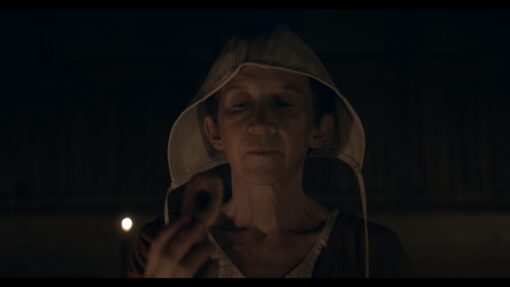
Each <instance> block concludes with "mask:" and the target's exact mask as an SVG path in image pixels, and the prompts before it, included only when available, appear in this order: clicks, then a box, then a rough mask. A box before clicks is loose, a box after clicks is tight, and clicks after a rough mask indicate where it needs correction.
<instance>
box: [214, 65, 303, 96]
mask: <svg viewBox="0 0 510 287" xmlns="http://www.w3.org/2000/svg"><path fill="white" fill-rule="evenodd" d="M256 87H264V88H274V89H281V90H289V91H293V92H301V93H306V92H308V91H309V89H310V83H309V78H308V77H306V76H303V75H299V74H296V73H292V72H287V71H283V70H279V69H271V68H263V67H258V66H245V67H243V68H241V70H240V71H239V72H238V73H237V74H236V75H235V76H234V77H233V78H232V79H231V80H230V81H229V82H228V83H227V84H226V85H225V87H224V89H231V88H241V89H242V88H256Z"/></svg>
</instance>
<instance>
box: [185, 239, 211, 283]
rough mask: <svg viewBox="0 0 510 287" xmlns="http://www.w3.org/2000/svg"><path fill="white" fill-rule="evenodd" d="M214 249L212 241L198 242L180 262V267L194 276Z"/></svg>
mask: <svg viewBox="0 0 510 287" xmlns="http://www.w3.org/2000/svg"><path fill="white" fill-rule="evenodd" d="M213 251H214V246H213V245H212V244H211V243H208V242H206V243H202V244H196V245H195V246H193V248H192V249H191V251H190V252H189V253H188V254H186V256H185V257H184V258H183V259H182V260H181V262H179V268H178V269H181V270H185V271H186V273H187V275H190V276H194V275H195V274H196V273H197V271H198V270H199V269H200V267H201V266H203V265H204V264H205V263H206V262H207V261H209V260H210V256H211V254H212V252H213Z"/></svg>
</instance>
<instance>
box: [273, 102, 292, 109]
mask: <svg viewBox="0 0 510 287" xmlns="http://www.w3.org/2000/svg"><path fill="white" fill-rule="evenodd" d="M276 106H278V107H280V108H291V107H293V106H294V105H293V104H292V103H291V102H285V101H276Z"/></svg>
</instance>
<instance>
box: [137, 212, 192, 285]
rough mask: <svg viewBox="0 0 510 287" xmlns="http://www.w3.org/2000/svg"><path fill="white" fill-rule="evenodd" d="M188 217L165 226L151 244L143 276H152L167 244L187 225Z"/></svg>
mask: <svg viewBox="0 0 510 287" xmlns="http://www.w3.org/2000/svg"><path fill="white" fill-rule="evenodd" d="M189 221H190V218H189V217H183V218H180V219H178V220H177V221H175V222H174V223H172V224H169V225H168V226H166V227H165V228H164V229H163V230H162V231H161V232H160V233H159V235H158V236H157V237H156V239H154V240H153V241H152V242H151V246H150V248H149V253H148V256H147V268H146V270H145V276H152V275H153V274H154V272H155V270H156V267H157V265H158V262H159V260H160V256H161V254H162V252H163V250H164V248H165V247H166V245H167V242H168V241H169V240H170V239H171V238H172V237H173V236H174V235H175V234H176V233H177V231H179V230H180V229H182V228H183V226H185V225H186V224H187V223H189Z"/></svg>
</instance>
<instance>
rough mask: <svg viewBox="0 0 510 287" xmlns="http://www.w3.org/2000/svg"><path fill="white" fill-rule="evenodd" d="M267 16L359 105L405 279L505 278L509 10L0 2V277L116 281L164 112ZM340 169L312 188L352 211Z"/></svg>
mask: <svg viewBox="0 0 510 287" xmlns="http://www.w3.org/2000/svg"><path fill="white" fill-rule="evenodd" d="M276 22H278V23H283V24H286V25H288V26H289V27H290V28H291V29H292V30H294V31H295V32H296V33H297V34H299V35H300V36H301V37H302V38H303V39H304V40H305V42H307V43H308V44H309V46H310V47H311V48H312V49H313V50H314V51H315V52H316V53H317V54H318V56H319V57H320V58H321V59H322V61H323V62H324V64H325V65H326V67H327V68H328V69H329V71H330V73H331V75H332V77H333V79H334V80H335V82H336V83H337V85H338V86H339V88H340V90H341V91H342V92H343V94H344V95H345V96H346V97H347V98H348V99H349V101H350V102H351V104H352V105H353V107H354V109H355V110H356V111H357V112H358V114H359V116H360V118H361V120H362V122H363V125H364V127H365V132H366V138H367V148H366V157H365V166H364V176H365V180H366V186H367V192H368V205H369V217H370V218H371V219H373V220H376V221H378V222H380V223H383V224H385V225H387V226H389V227H391V228H392V229H394V230H395V231H397V233H398V234H399V236H400V238H401V240H402V243H403V245H404V246H405V248H406V249H407V250H408V253H409V255H410V257H411V260H412V262H413V267H414V271H415V275H416V276H419V277H444V276H447V277H480V276H481V277H500V276H508V275H509V274H510V260H509V259H508V258H510V229H509V228H508V227H509V226H510V194H509V190H508V186H509V183H510V182H509V179H508V177H509V175H508V170H509V169H508V162H509V160H508V159H509V156H510V152H509V150H508V147H507V146H508V145H507V141H506V140H507V137H508V126H509V122H510V121H509V119H510V118H509V117H508V113H509V112H510V110H509V105H508V104H509V102H510V100H509V99H508V96H509V92H508V83H509V79H510V77H509V64H510V55H509V52H508V51H509V49H510V39H509V28H510V10H490V9H480V10H475V9H464V10H460V9H458V10H454V9H442V10H441V9H423V10H419V9H413V10H406V9H395V10H383V9H380V10H369V9H365V10H311V9H309V10H217V9H216V10H205V9H204V10H198V9H197V10H150V9H138V10H134V9H118V10H108V9H83V10H77V9H74V10H65V9H55V10H47V9H38V10H5V9H4V10H0V95H1V103H0V128H1V140H0V254H1V256H0V276H9V277H12V276H15V277H26V276H43V277H46V276H52V277H60V276H65V277H69V276H71V277H74V276H80V277H83V276H85V277H89V276H90V277H112V276H122V274H123V271H122V269H123V268H124V266H125V265H124V264H125V263H124V261H123V260H124V259H123V258H125V257H123V256H126V255H127V252H128V251H126V250H128V249H129V248H130V244H131V243H132V240H133V238H134V236H135V234H136V231H137V229H138V228H140V227H141V225H143V224H144V223H146V222H148V221H149V220H151V219H152V218H153V217H155V216H156V215H158V214H159V213H160V212H161V210H162V199H163V193H164V191H165V189H166V187H167V186H168V184H169V181H170V178H169V175H168V168H167V162H166V144H167V139H168V135H169V132H170V128H171V125H172V123H173V121H174V120H175V119H176V117H177V116H178V113H179V112H180V111H182V109H183V108H184V107H185V105H186V104H187V102H188V101H189V100H190V99H191V98H192V97H193V96H194V95H195V93H196V92H197V91H198V88H199V86H200V84H201V82H202V81H203V80H204V79H205V76H206V74H207V72H208V69H209V67H210V65H211V64H212V63H213V61H214V59H215V58H216V56H217V55H218V53H219V52H220V50H221V49H222V48H223V46H224V45H225V43H226V42H227V40H228V39H229V38H230V36H231V34H232V33H233V32H234V31H237V30H239V29H251V28H253V27H257V26H259V25H267V24H268V23H276ZM334 165H335V164H334V163H331V164H329V168H332V167H333V166H334ZM310 170H311V177H314V176H315V177H319V178H320V175H321V174H322V173H321V171H320V169H317V168H310ZM338 170H339V173H340V174H342V176H341V177H339V178H342V180H340V182H336V183H335V182H333V179H328V178H322V180H323V182H322V183H321V184H320V185H319V186H318V188H317V189H316V190H315V191H314V192H313V196H315V197H316V198H317V200H320V201H324V202H329V203H333V204H335V205H338V206H339V207H345V208H347V209H352V210H353V211H354V212H356V211H357V212H359V199H358V197H359V195H358V194H357V191H356V186H355V183H354V182H355V179H354V177H353V176H352V174H349V171H348V170H345V168H344V167H341V166H340V167H338ZM328 187H329V189H332V187H333V189H335V187H336V190H341V191H342V192H337V193H327V192H324V190H326V189H328ZM126 215H129V216H131V217H132V218H133V219H134V222H135V225H134V230H133V231H131V232H130V233H128V234H122V233H121V231H120V228H119V222H120V219H121V218H122V217H123V216H126Z"/></svg>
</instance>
